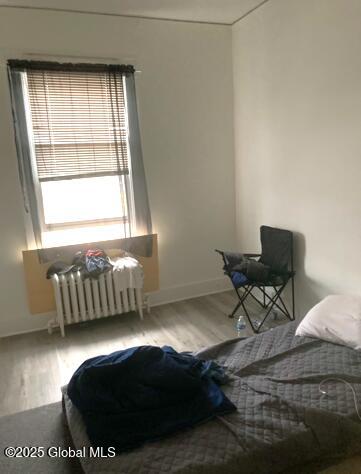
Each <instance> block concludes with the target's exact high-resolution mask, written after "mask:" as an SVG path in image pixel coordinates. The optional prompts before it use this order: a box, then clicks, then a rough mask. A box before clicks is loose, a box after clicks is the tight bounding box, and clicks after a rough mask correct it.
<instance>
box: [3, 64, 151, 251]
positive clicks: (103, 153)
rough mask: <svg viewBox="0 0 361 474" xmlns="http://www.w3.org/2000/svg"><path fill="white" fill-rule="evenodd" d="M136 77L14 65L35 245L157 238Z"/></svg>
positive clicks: (123, 71) (112, 70) (80, 67)
mask: <svg viewBox="0 0 361 474" xmlns="http://www.w3.org/2000/svg"><path fill="white" fill-rule="evenodd" d="M134 72H135V70H134V68H133V66H129V65H106V64H70V63H66V64H60V63H53V62H44V61H25V60H9V61H8V74H9V84H10V92H11V100H12V110H13V117H14V129H15V143H16V149H17V155H18V168H19V178H20V183H21V187H22V191H23V196H24V208H25V212H26V215H27V217H26V229H27V237H28V248H38V249H41V248H44V247H54V246H55V247H56V246H62V245H67V244H76V243H89V242H98V241H103V240H113V239H122V238H124V237H132V236H141V235H147V236H149V235H150V234H152V220H151V215H150V208H149V201H148V193H147V186H146V180H145V171H144V164H143V154H142V147H141V141H140V129H139V122H138V112H137V102H136V94H135V80H134ZM148 240H149V239H147V242H148ZM147 248H148V247H147ZM149 248H150V247H149ZM147 252H148V250H147ZM40 254H41V255H42V256H41V258H42V259H44V258H45V257H44V255H45V253H44V252H39V256H40ZM39 258H40V257H39Z"/></svg>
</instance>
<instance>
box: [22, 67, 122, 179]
mask: <svg viewBox="0 0 361 474" xmlns="http://www.w3.org/2000/svg"><path fill="white" fill-rule="evenodd" d="M123 77H124V75H122V74H120V73H117V72H109V71H83V70H71V71H67V70H56V69H55V70H51V69H50V70H46V69H43V70H41V69H28V70H27V72H26V80H27V90H28V96H29V103H30V114H31V124H32V129H33V130H32V134H33V141H34V150H35V159H36V167H37V173H38V179H39V181H54V180H64V179H75V178H89V177H96V176H109V175H122V174H128V172H129V167H128V159H129V156H128V146H127V134H128V131H127V118H126V102H125V92H124V81H123Z"/></svg>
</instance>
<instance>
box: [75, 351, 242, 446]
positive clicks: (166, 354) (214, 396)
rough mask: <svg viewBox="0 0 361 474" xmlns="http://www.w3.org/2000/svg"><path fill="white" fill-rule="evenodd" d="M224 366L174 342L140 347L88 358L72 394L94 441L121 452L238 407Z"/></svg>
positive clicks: (79, 373)
mask: <svg viewBox="0 0 361 474" xmlns="http://www.w3.org/2000/svg"><path fill="white" fill-rule="evenodd" d="M221 379H222V369H221V368H220V367H219V366H217V365H216V364H215V363H213V362H209V361H201V360H199V359H197V358H196V357H193V356H191V355H190V354H186V353H177V352H176V351H175V350H174V349H172V348H171V347H163V348H160V347H154V346H140V347H133V348H131V349H126V350H123V351H118V352H114V353H113V354H109V355H106V356H98V357H94V358H92V359H89V360H87V361H85V362H84V363H83V364H82V365H81V366H80V367H79V368H78V369H77V370H76V372H75V373H74V375H73V376H72V378H71V380H70V382H69V385H68V395H69V398H70V399H71V401H72V402H73V403H74V405H75V406H76V407H77V408H78V409H79V411H80V412H81V414H82V417H83V419H84V423H85V425H86V428H87V433H88V437H89V439H90V441H91V443H92V444H93V446H103V447H110V446H111V447H114V448H115V449H116V451H117V452H118V453H119V452H122V451H125V450H129V449H132V448H135V447H138V446H140V445H141V444H143V443H144V442H145V441H148V440H154V439H159V438H161V437H163V436H166V435H168V434H170V433H173V432H175V431H177V430H179V429H182V428H187V427H192V426H194V425H195V424H197V423H200V422H202V421H205V420H209V419H211V418H213V417H214V416H216V415H222V414H225V413H229V412H231V411H233V410H235V409H236V407H235V406H234V405H233V403H231V402H230V401H229V400H228V398H227V397H226V396H225V395H224V394H223V392H222V391H221V389H220V388H219V387H218V385H217V383H215V381H217V382H218V383H219V382H220V381H221Z"/></svg>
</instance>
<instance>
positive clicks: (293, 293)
mask: <svg viewBox="0 0 361 474" xmlns="http://www.w3.org/2000/svg"><path fill="white" fill-rule="evenodd" d="M291 292H292V320H293V321H294V320H295V277H294V275H292V277H291Z"/></svg>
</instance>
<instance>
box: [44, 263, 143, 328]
mask: <svg viewBox="0 0 361 474" xmlns="http://www.w3.org/2000/svg"><path fill="white" fill-rule="evenodd" d="M52 283H53V288H54V296H55V302H56V312H57V316H56V320H53V321H50V323H49V326H48V327H49V332H51V329H52V327H54V326H58V327H60V331H61V335H62V336H64V335H65V329H64V327H65V325H67V324H73V323H79V322H82V321H90V320H93V319H98V318H105V317H108V316H114V315H117V314H121V313H127V312H128V311H138V313H139V315H140V318H141V319H143V303H144V297H143V274H142V269H141V267H140V266H135V267H134V266H133V267H125V266H121V267H120V268H119V267H118V268H117V269H116V268H114V269H113V270H112V271H108V272H106V273H103V274H101V275H100V276H99V279H98V280H95V279H90V278H86V279H83V278H82V275H81V272H80V271H77V272H72V273H67V274H65V275H59V274H55V275H53V276H52Z"/></svg>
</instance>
